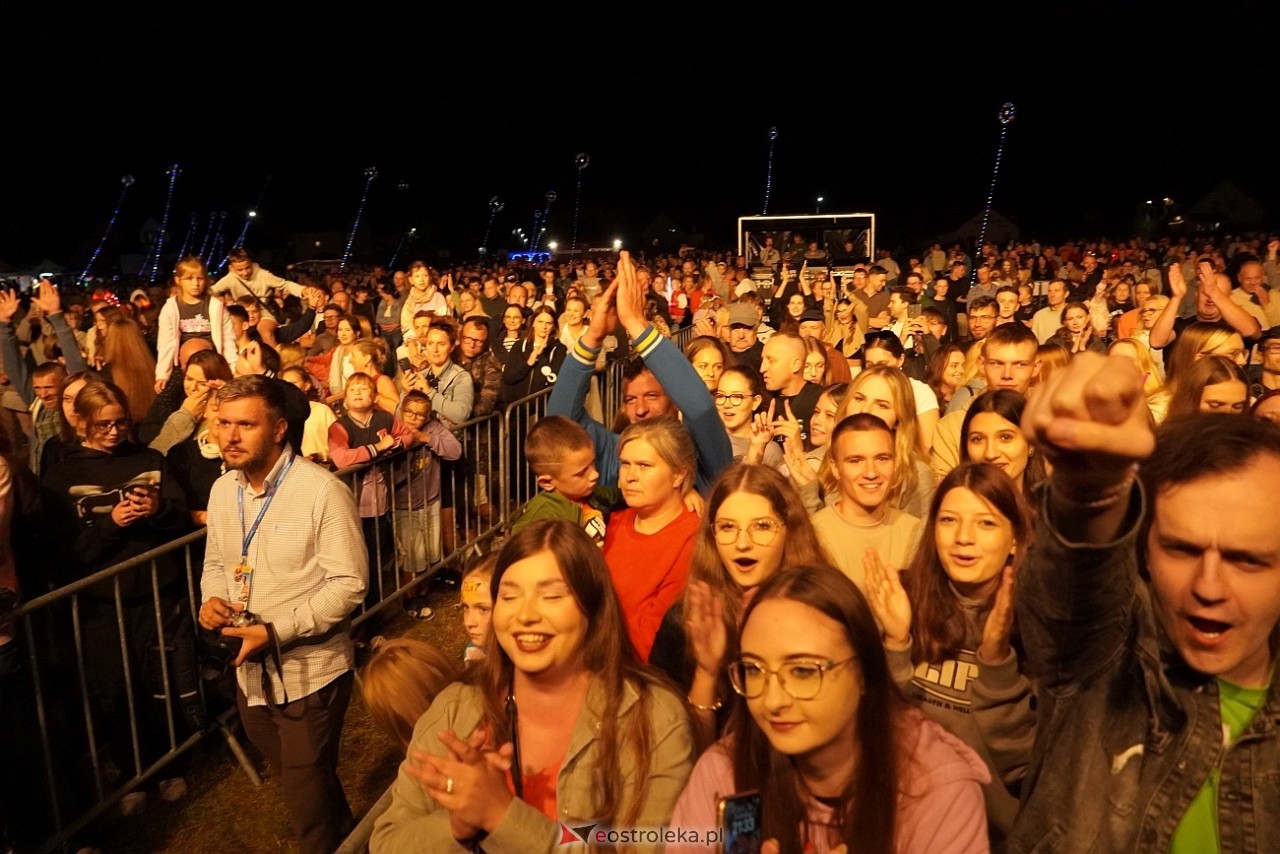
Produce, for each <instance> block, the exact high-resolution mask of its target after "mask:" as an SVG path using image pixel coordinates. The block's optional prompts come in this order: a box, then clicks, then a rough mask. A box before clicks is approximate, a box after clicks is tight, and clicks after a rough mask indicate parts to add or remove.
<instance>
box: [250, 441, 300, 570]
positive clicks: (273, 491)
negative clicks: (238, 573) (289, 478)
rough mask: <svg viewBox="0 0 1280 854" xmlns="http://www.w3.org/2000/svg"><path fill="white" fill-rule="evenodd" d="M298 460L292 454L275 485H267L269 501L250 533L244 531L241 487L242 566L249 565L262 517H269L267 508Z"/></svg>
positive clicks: (265, 503) (263, 504)
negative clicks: (251, 550)
mask: <svg viewBox="0 0 1280 854" xmlns="http://www.w3.org/2000/svg"><path fill="white" fill-rule="evenodd" d="M297 458H298V457H297V454H290V455H289V459H288V460H286V461H285V464H284V468H282V469H281V470H280V476H279V477H277V478H276V479H275V482H274V483H268V484H267V500H266V501H264V502H263V503H262V509H261V510H259V511H258V518H257V519H254V520H253V527H252V528H250V529H249V531H248V533H246V532H245V529H244V487H243V486H242V487H240V489H239V491H237V492H236V506H237V507H238V508H239V510H240V535H241V536H242V537H243V538H244V543H243V545H242V546H241V549H240V555H241V557H240V563H241V565H244V564H247V563H248V561H249V545H250V544H251V543H252V542H253V538H254V536H255V535H257V533H258V526H259V525H261V524H262V517H263V516H266V515H267V508H268V507H270V506H271V502H272V501H273V500H274V499H275V497H276V493H277V492H279V491H280V484H282V483H284V477H285V475H287V474H288V473H289V469H290V468H291V467H292V466H293V461H294V460H295V459H297Z"/></svg>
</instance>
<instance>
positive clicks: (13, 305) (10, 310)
mask: <svg viewBox="0 0 1280 854" xmlns="http://www.w3.org/2000/svg"><path fill="white" fill-rule="evenodd" d="M17 313H18V295H17V293H15V292H14V291H11V290H7V289H4V290H0V323H12V322H13V317H14V315H16V314H17Z"/></svg>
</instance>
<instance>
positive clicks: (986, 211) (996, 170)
mask: <svg viewBox="0 0 1280 854" xmlns="http://www.w3.org/2000/svg"><path fill="white" fill-rule="evenodd" d="M1015 115H1016V110H1014V108H1013V102H1012V101H1005V102H1004V104H1003V105H1002V106H1001V107H1000V113H999V114H998V115H997V116H996V118H997V119H999V120H1000V141H999V142H998V143H997V144H996V162H995V166H993V167H992V169H991V184H990V186H989V187H988V188H987V206H986V207H985V208H983V210H982V231H981V233H980V234H979V235H978V252H982V247H984V246H986V245H987V224H988V223H989V222H990V221H991V203H992V202H993V201H994V200H995V197H996V179H997V178H998V177H1000V161H1001V160H1003V159H1004V140H1005V137H1006V136H1008V134H1009V125H1010V124H1011V123H1012V122H1013V119H1014V116H1015ZM970 276H971V277H972V278H971V281H977V277H978V266H977V265H976V264H975V265H974V268H973V270H972V271H971V272H970Z"/></svg>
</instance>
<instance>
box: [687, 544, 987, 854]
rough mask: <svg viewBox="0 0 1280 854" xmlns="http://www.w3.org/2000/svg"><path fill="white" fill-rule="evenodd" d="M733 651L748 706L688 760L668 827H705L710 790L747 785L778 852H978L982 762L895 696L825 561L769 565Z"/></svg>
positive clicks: (858, 611)
mask: <svg viewBox="0 0 1280 854" xmlns="http://www.w3.org/2000/svg"><path fill="white" fill-rule="evenodd" d="M740 647H741V648H740V650H739V652H738V654H737V655H736V656H735V657H734V659H733V660H732V661H731V662H730V664H729V679H730V681H731V683H732V684H733V690H734V691H735V692H736V693H738V694H739V695H740V696H742V697H743V698H744V700H745V702H743V703H740V704H738V706H737V708H736V709H735V711H734V714H733V720H732V723H731V724H730V727H729V730H728V731H729V733H730V735H728V736H726V737H725V738H724V739H722V740H721V741H719V742H717V743H716V744H715V745H713V746H712V747H711V748H710V749H708V750H707V751H706V752H705V753H704V754H702V756H701V758H700V759H699V760H698V764H697V766H696V767H695V768H694V771H693V776H692V777H691V778H690V779H689V785H688V786H687V787H686V788H685V790H684V792H683V793H682V794H681V795H680V801H679V803H678V804H676V810H675V814H674V815H673V816H672V817H671V824H672V826H674V827H680V828H685V829H698V830H705V829H711V828H715V827H717V826H718V825H719V822H718V821H717V820H716V805H717V801H718V800H719V799H720V798H722V797H726V796H728V795H729V794H730V793H732V792H747V791H750V790H757V791H761V792H763V793H764V794H765V796H766V797H765V798H764V799H763V802H762V807H761V813H760V819H761V825H762V835H763V837H764V838H765V839H766V840H772V842H773V844H774V845H775V846H776V848H775V850H778V851H786V852H799V851H805V852H813V854H825V852H834V851H840V852H846V851H857V852H859V854H863V852H875V854H889V852H920V854H925V852H929V854H933V852H940V851H941V852H985V851H987V850H988V846H987V831H986V821H985V820H984V815H983V807H982V790H981V789H980V787H979V784H980V783H983V782H985V781H986V780H987V779H988V775H987V771H986V769H985V768H984V767H982V762H981V760H979V759H978V757H976V756H974V755H973V752H972V751H971V750H969V749H968V748H966V747H965V746H964V745H962V744H960V743H959V742H957V741H956V740H955V739H954V738H951V737H950V736H948V735H947V734H946V733H944V732H943V731H942V728H941V727H939V726H938V725H937V724H936V723H934V722H933V721H930V720H928V719H927V718H926V717H925V716H924V715H923V714H921V713H920V711H918V710H916V709H914V708H912V707H911V706H909V705H908V704H907V703H906V702H905V701H904V700H903V699H902V696H901V695H900V694H899V693H898V691H897V689H896V688H895V687H894V684H893V679H892V677H891V675H890V673H889V669H888V666H887V665H886V662H885V657H884V653H883V651H882V650H881V648H880V633H879V630H878V628H877V627H876V621H875V618H874V617H873V616H872V612H871V609H870V608H869V607H868V606H867V601H866V599H864V598H863V596H862V594H861V593H859V592H858V589H857V588H856V587H855V586H854V584H853V582H851V581H850V580H849V579H848V578H846V577H845V576H844V575H842V574H841V573H840V572H839V571H838V570H835V569H832V568H831V567H828V566H792V567H788V568H786V569H782V570H779V571H778V572H777V573H775V574H774V575H773V576H772V577H771V578H770V579H769V580H768V581H766V582H765V583H764V584H763V585H762V586H761V587H760V589H759V590H758V592H757V593H756V595H755V597H754V598H753V599H752V600H751V604H750V605H748V606H747V609H746V613H745V614H744V616H743V621H742V634H741V642H740ZM705 850H706V846H705V844H703V845H680V844H677V845H674V846H670V845H669V846H668V847H667V851H668V852H679V854H692V852H695V851H705Z"/></svg>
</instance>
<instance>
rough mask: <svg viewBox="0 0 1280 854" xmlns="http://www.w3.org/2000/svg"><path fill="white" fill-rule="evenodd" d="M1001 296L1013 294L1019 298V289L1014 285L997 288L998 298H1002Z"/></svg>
mask: <svg viewBox="0 0 1280 854" xmlns="http://www.w3.org/2000/svg"><path fill="white" fill-rule="evenodd" d="M1001 294H1013V295H1014V296H1015V297H1016V296H1018V289H1017V288H1015V287H1014V286H1013V285H1001V286H1000V287H998V288H996V296H1000V295H1001Z"/></svg>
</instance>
